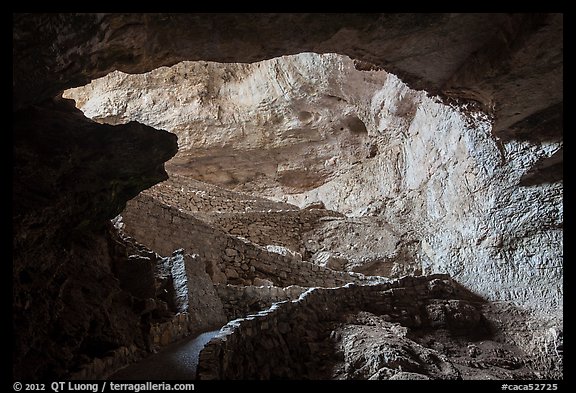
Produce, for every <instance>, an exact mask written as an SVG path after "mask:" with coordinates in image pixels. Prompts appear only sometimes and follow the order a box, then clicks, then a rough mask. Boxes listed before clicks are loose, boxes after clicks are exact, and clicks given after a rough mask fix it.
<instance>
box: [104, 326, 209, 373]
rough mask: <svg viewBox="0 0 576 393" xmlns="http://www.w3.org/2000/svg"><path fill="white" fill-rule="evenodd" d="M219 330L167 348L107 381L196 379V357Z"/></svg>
mask: <svg viewBox="0 0 576 393" xmlns="http://www.w3.org/2000/svg"><path fill="white" fill-rule="evenodd" d="M219 331H220V330H214V331H211V332H206V333H202V334H201V335H199V336H198V337H195V338H191V339H189V340H185V341H180V342H177V343H174V344H171V345H169V346H167V347H166V348H165V349H163V350H161V351H160V352H158V353H157V354H154V355H152V356H150V357H147V358H145V359H143V360H141V361H140V362H137V363H134V364H132V365H130V366H128V367H126V368H124V369H122V370H120V371H118V372H116V373H115V374H113V375H112V376H111V377H110V378H108V379H109V380H131V379H132V380H146V381H159V380H190V379H196V367H197V366H198V355H199V354H200V351H201V350H202V349H203V348H204V346H205V345H206V344H207V343H208V341H210V339H211V338H212V337H214V336H215V335H216V333H218V332H219Z"/></svg>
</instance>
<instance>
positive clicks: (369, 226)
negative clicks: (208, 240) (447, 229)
mask: <svg viewBox="0 0 576 393" xmlns="http://www.w3.org/2000/svg"><path fill="white" fill-rule="evenodd" d="M63 96H64V97H65V98H73V99H74V100H75V101H76V105H77V107H78V108H79V109H81V110H82V111H83V112H84V113H85V114H86V116H88V117H90V118H92V119H93V120H95V121H97V122H101V123H108V124H120V123H126V122H128V121H133V120H135V121H139V122H142V123H144V124H146V125H149V126H152V127H155V128H158V129H164V130H168V131H170V132H173V133H175V134H176V135H177V136H178V144H179V151H178V153H177V154H176V156H175V157H174V158H173V159H171V160H170V161H169V162H167V163H166V170H167V172H168V173H169V176H170V179H169V180H168V181H166V182H164V183H161V184H159V185H157V186H155V187H152V188H151V189H149V190H146V191H145V192H144V193H143V194H145V195H148V196H149V197H152V198H155V199H156V200H158V201H161V202H162V203H164V204H167V205H169V206H174V207H176V208H178V209H182V210H184V211H187V212H189V213H191V214H192V215H193V216H194V217H195V219H199V220H200V221H201V222H203V223H205V224H207V225H208V226H210V227H215V228H217V229H219V230H222V231H224V232H226V233H227V234H229V235H232V236H236V237H238V236H240V237H242V238H245V239H247V240H249V241H251V242H254V243H256V244H258V245H259V246H263V247H269V248H270V247H271V248H272V249H274V247H280V249H282V248H285V249H286V250H283V251H280V252H281V253H282V252H283V253H284V254H286V253H293V254H295V255H296V254H298V255H299V256H298V258H303V259H304V260H308V261H312V262H314V263H316V264H317V265H320V266H323V267H328V268H330V269H334V270H339V271H353V272H358V273H363V274H368V275H381V276H387V277H396V276H401V275H405V274H420V273H422V271H426V270H427V269H429V266H430V265H431V264H432V263H433V260H434V259H435V258H436V256H435V255H434V253H433V252H431V250H430V243H431V242H430V241H428V242H425V243H424V247H423V246H422V244H423V243H422V239H427V238H430V237H431V236H433V235H432V234H431V233H429V232H428V231H427V229H428V228H426V227H425V226H424V227H423V226H422V225H421V223H422V222H425V221H430V220H436V221H438V220H441V219H443V218H446V216H447V215H448V216H450V215H458V214H460V211H461V210H465V209H466V208H467V207H468V208H469V207H470V204H471V201H470V199H469V192H467V193H462V189H463V187H464V184H462V181H461V180H457V177H461V176H462V175H463V174H464V172H470V167H472V166H473V165H474V163H473V162H472V160H471V158H472V157H470V154H469V152H468V151H467V150H466V149H467V147H466V146H467V144H468V145H469V140H467V139H466V138H463V136H462V134H463V131H462V130H463V129H464V130H466V131H470V130H480V131H481V132H483V133H484V137H485V138H486V139H489V138H490V137H489V136H488V135H487V131H489V122H488V121H487V119H486V116H485V115H483V114H481V113H475V114H474V116H473V118H471V117H470V116H467V115H466V114H463V113H462V112H460V111H459V109H458V108H455V107H450V106H446V105H443V104H442V103H440V102H439V101H438V100H436V99H434V98H430V97H428V96H427V95H426V93H425V92H422V91H414V90H412V89H410V88H409V87H407V86H406V85H405V84H404V83H402V81H400V80H399V79H398V78H397V77H396V76H394V75H392V74H389V73H387V72H386V71H384V70H381V69H379V68H378V67H372V66H370V67H368V66H367V65H366V63H363V62H358V61H355V60H352V59H350V58H349V57H347V56H342V55H337V54H316V53H302V54H299V55H293V56H283V57H279V58H274V59H271V60H265V61H261V62H258V63H253V64H239V63H230V64H223V63H214V62H206V61H196V62H182V63H178V64H176V65H174V66H172V67H161V68H158V69H156V70H153V71H151V72H148V73H146V74H141V75H128V74H124V73H122V72H119V71H115V72H113V73H111V74H109V75H107V76H106V77H103V78H100V79H97V80H94V81H92V82H91V83H90V84H89V85H87V86H84V87H78V88H74V89H70V90H67V91H66V92H65V93H64V95H63ZM471 123H473V126H472V127H471V126H470V124H471ZM464 134H465V137H466V136H467V135H466V133H464ZM477 134H478V133H476V136H475V138H477ZM439 135H441V137H439ZM454 168H456V170H454ZM466 176H467V177H466V179H465V180H466V182H472V183H473V182H474V179H473V178H470V177H468V174H467V175H466ZM447 177H448V181H447V179H446V178H447ZM452 178H453V179H452ZM452 180H453V181H452ZM447 183H448V184H452V183H457V184H456V187H451V188H448V189H447V188H446V184H447ZM452 203H457V204H462V205H463V206H461V207H459V208H458V211H456V212H454V211H452V210H451V208H450V207H449V205H451V204H452ZM133 205H134V204H133V203H132V202H130V203H129V204H128V211H125V213H124V215H125V216H127V217H128V218H130V220H135V219H136V217H135V216H134V215H133V214H130V211H131V210H130V209H131V206H133ZM132 210H134V209H132ZM136 216H137V215H136ZM125 218H126V217H125ZM423 218H424V220H423ZM171 220H176V221H179V220H181V218H176V219H174V218H171ZM171 222H173V221H171ZM415 223H419V224H416V225H414V224H415ZM129 226H130V225H129ZM458 230H459V229H458V228H456V229H455V231H458ZM138 235H139V236H140V237H143V238H144V240H146V241H145V243H148V244H147V245H149V246H151V247H152V248H154V247H156V249H159V250H160V251H161V252H164V253H165V254H168V253H170V252H171V250H170V249H169V248H170V247H172V246H173V244H172V243H171V242H168V246H167V245H165V244H164V243H165V242H163V241H161V240H160V239H159V238H158V237H154V236H153V235H151V234H150V233H149V232H148V231H147V230H146V229H143V230H141V231H140V233H138ZM168 237H170V236H168ZM141 240H142V239H141ZM202 247H204V245H202ZM230 253H232V251H230ZM226 257H227V258H232V259H234V258H235V255H229V256H226ZM236 259H238V258H236ZM235 263H239V262H238V261H236V262H235ZM240 268H241V266H240ZM208 269H209V270H210V271H211V272H212V276H213V278H215V279H217V280H222V281H226V282H232V283H237V284H241V283H242V274H235V273H234V272H232V271H229V272H228V273H226V269H225V268H219V267H218V266H209V267H208ZM221 271H222V274H221V275H220V272H221ZM218 276H221V277H220V278H218ZM225 277H226V278H225ZM263 279H264V278H263Z"/></svg>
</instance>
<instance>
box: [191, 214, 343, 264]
mask: <svg viewBox="0 0 576 393" xmlns="http://www.w3.org/2000/svg"><path fill="white" fill-rule="evenodd" d="M196 217H197V218H199V219H201V220H202V221H205V222H207V223H209V224H210V225H212V226H215V227H216V228H219V229H221V230H223V231H224V232H226V233H228V234H231V235H235V236H242V237H244V238H246V239H248V240H250V241H251V242H253V243H256V244H260V245H263V246H265V245H268V244H278V245H281V246H284V247H287V248H289V249H291V250H293V251H297V252H300V253H302V254H304V252H305V247H304V243H303V240H302V233H304V232H307V231H310V230H312V229H313V228H314V227H315V226H316V225H317V223H318V221H319V220H320V219H322V218H323V217H336V218H339V217H343V215H342V214H340V213H337V212H333V211H330V210H325V209H306V210H288V211H265V212H260V211H251V212H244V213H235V212H232V213H212V214H202V213H200V214H198V215H196Z"/></svg>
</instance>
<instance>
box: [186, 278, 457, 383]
mask: <svg viewBox="0 0 576 393" xmlns="http://www.w3.org/2000/svg"><path fill="white" fill-rule="evenodd" d="M459 291H461V290H459V289H458V287H457V286H456V285H454V283H453V282H452V281H451V280H450V279H449V277H448V276H445V275H434V276H429V277H406V278H403V279H400V280H395V281H392V282H389V283H385V284H377V285H369V286H355V285H346V286H344V287H340V288H333V289H322V288H314V289H309V290H308V291H306V292H304V293H303V294H302V295H301V296H300V297H299V298H298V299H296V300H294V301H285V302H281V303H276V304H274V305H273V306H272V307H271V308H270V309H268V310H266V311H262V312H260V313H257V314H253V315H250V316H248V317H246V318H241V319H237V320H234V321H231V322H229V323H228V324H227V325H226V326H225V327H224V328H222V329H221V331H220V333H219V334H218V335H217V336H215V337H214V338H213V339H212V340H211V341H210V342H209V343H208V344H207V345H206V346H205V348H204V350H202V352H201V353H200V358H199V362H198V371H197V376H198V379H275V378H288V379H297V378H306V376H308V375H310V374H309V373H310V371H311V370H312V369H313V367H314V366H313V364H314V363H313V362H314V359H313V356H311V348H312V346H310V345H309V342H312V341H314V338H315V337H316V335H317V334H318V333H319V325H320V324H321V323H322V322H326V321H331V320H332V321H334V320H338V318H339V316H342V315H344V314H346V313H347V312H351V311H360V310H366V311H370V312H374V313H377V314H379V315H381V314H389V316H390V317H392V318H393V319H395V320H399V321H402V325H403V326H409V327H413V326H422V325H423V324H426V323H427V321H425V320H420V319H419V318H420V317H419V315H420V313H421V311H420V310H421V308H422V307H424V306H425V305H426V304H427V303H428V301H429V300H430V299H434V298H438V299H462V292H459ZM417 316H418V317H417ZM448 323H449V322H448ZM316 361H317V362H321V361H322V359H316Z"/></svg>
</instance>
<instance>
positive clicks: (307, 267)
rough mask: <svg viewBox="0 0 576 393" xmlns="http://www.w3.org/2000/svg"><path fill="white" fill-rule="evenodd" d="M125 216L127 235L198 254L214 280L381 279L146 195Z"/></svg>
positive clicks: (307, 282)
mask: <svg viewBox="0 0 576 393" xmlns="http://www.w3.org/2000/svg"><path fill="white" fill-rule="evenodd" d="M122 217H123V220H124V224H125V228H124V230H125V232H126V233H127V234H128V235H130V236H132V237H134V238H135V239H137V240H138V241H139V242H141V243H142V244H144V245H146V246H148V247H150V248H151V249H153V250H156V251H157V252H158V253H160V254H162V255H170V254H171V253H172V251H174V250H176V249H179V248H183V249H184V250H185V251H186V252H188V253H190V254H198V255H199V257H200V259H202V260H203V261H205V263H206V270H207V272H208V274H209V275H210V277H211V278H212V280H213V282H214V283H223V284H237V285H252V284H253V283H254V279H256V278H260V279H268V280H270V281H271V282H272V283H273V284H274V285H277V286H282V287H286V286H289V285H301V286H306V287H311V286H313V287H316V286H318V287H335V286H340V285H343V284H346V283H349V282H366V281H367V280H368V281H373V280H377V278H372V277H365V276H363V275H362V274H357V273H348V272H340V271H335V270H331V269H328V268H324V267H321V266H318V265H316V264H314V263H311V262H306V261H302V260H300V257H299V255H298V254H291V253H283V254H281V253H276V252H270V251H269V250H268V249H267V248H265V247H261V246H258V245H256V244H253V243H251V242H249V241H247V240H245V239H242V238H237V237H233V236H230V235H227V234H226V233H224V232H223V231H221V230H219V229H216V228H212V227H210V226H209V225H207V224H205V223H203V222H202V221H200V220H198V219H197V218H194V217H192V216H191V215H190V214H187V213H186V212H184V211H182V210H179V209H176V208H173V207H170V206H167V205H165V204H163V203H161V202H159V201H156V200H155V199H154V198H152V197H150V196H146V195H139V196H138V197H136V198H134V199H133V200H131V201H129V202H128V204H127V206H126V209H125V210H124V212H123V213H122ZM151 228H154V230H153V231H152V230H151Z"/></svg>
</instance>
